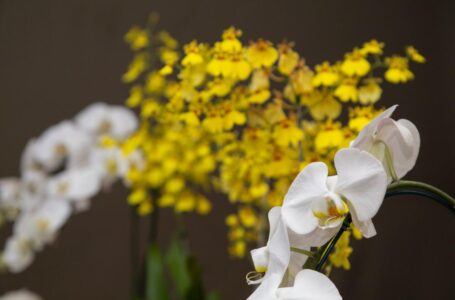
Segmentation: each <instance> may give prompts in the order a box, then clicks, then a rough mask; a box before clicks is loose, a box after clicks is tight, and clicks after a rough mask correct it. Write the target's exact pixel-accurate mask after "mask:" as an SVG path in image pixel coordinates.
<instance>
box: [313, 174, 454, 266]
mask: <svg viewBox="0 0 455 300" xmlns="http://www.w3.org/2000/svg"><path fill="white" fill-rule="evenodd" d="M399 195H416V196H422V197H425V198H428V199H431V200H434V201H436V202H437V203H439V204H441V205H443V206H444V207H446V208H447V209H449V210H450V211H452V213H453V214H455V199H454V198H453V197H451V196H450V195H449V194H447V193H445V192H444V191H442V190H440V189H438V188H436V187H434V186H432V185H429V184H426V183H423V182H418V181H409V180H402V181H397V182H394V183H392V184H390V185H389V187H388V188H387V192H386V194H385V197H384V199H387V198H391V197H394V196H399ZM351 221H352V220H351V215H350V214H348V215H347V216H346V218H345V219H344V221H343V225H342V226H341V228H340V230H339V231H338V233H337V234H336V235H335V237H334V238H333V239H332V240H330V241H329V242H328V243H327V244H326V245H324V246H322V247H320V248H319V250H318V251H317V252H316V254H315V255H314V257H315V258H316V259H317V258H320V259H319V261H318V262H317V264H316V265H315V262H314V260H313V261H311V260H310V259H308V260H309V261H310V262H309V263H308V264H305V267H312V266H314V265H315V267H314V269H315V270H316V271H321V270H322V268H323V267H324V264H325V263H326V261H327V259H328V258H329V256H330V253H331V252H332V250H333V248H334V247H335V245H336V243H337V242H338V240H339V239H340V237H341V235H342V234H343V232H345V231H346V230H347V229H348V228H349V226H350V224H351Z"/></svg>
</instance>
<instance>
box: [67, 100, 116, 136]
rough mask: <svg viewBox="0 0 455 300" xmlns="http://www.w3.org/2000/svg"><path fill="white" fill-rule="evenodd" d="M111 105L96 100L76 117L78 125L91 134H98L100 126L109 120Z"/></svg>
mask: <svg viewBox="0 0 455 300" xmlns="http://www.w3.org/2000/svg"><path fill="white" fill-rule="evenodd" d="M108 116H109V106H108V105H107V104H106V103H102V102H96V103H93V104H90V105H89V106H87V107H86V108H84V109H83V110H82V111H81V112H80V113H78V114H77V115H76V117H75V118H74V120H75V122H76V124H77V126H79V127H81V128H83V129H84V130H86V131H87V132H90V133H91V134H98V133H99V130H100V126H101V124H102V123H103V122H104V121H108Z"/></svg>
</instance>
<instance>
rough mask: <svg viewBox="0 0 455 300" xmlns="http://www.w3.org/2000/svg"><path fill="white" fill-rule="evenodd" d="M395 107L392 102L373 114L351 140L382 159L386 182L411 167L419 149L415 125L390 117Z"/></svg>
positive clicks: (403, 174) (360, 147) (356, 146)
mask: <svg viewBox="0 0 455 300" xmlns="http://www.w3.org/2000/svg"><path fill="white" fill-rule="evenodd" d="M396 108H397V105H394V106H392V107H390V108H389V109H387V110H385V111H384V112H382V113H381V114H380V115H378V116H377V117H376V118H374V119H373V120H372V121H371V122H370V123H369V124H367V125H366V126H365V127H364V128H363V130H362V131H361V132H360V133H359V136H358V137H357V138H356V139H355V140H354V141H353V142H352V144H351V147H353V148H357V149H361V150H365V151H368V152H370V153H371V154H373V155H374V156H375V157H376V158H377V159H379V160H380V161H381V162H383V165H384V167H385V169H386V171H387V173H388V176H389V182H390V181H392V180H398V179H400V178H402V177H403V176H405V175H406V173H408V172H409V171H410V170H411V169H412V168H413V167H414V165H415V162H416V160H417V156H418V155H419V149H420V135H419V131H418V130H417V128H416V126H415V125H414V124H413V123H411V122H410V121H408V120H405V119H401V120H398V121H395V120H393V119H391V118H390V116H391V115H392V113H393V112H394V111H395V109H396Z"/></svg>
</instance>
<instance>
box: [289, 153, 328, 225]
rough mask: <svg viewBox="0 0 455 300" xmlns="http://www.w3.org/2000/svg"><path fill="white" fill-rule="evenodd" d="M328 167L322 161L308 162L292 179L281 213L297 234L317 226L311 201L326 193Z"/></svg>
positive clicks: (319, 198)
mask: <svg viewBox="0 0 455 300" xmlns="http://www.w3.org/2000/svg"><path fill="white" fill-rule="evenodd" d="M327 175H328V169H327V166H326V165H325V164H324V163H321V162H316V163H311V164H309V165H308V166H307V167H306V168H304V169H303V170H302V171H301V172H300V173H299V174H298V175H297V177H296V178H295V179H294V181H293V182H292V184H291V187H290V188H289V191H288V192H287V194H286V196H285V198H284V203H283V209H282V214H283V218H284V219H285V221H286V223H287V225H288V226H289V227H290V228H291V229H292V230H293V231H294V232H296V233H298V234H306V233H309V232H311V231H313V230H314V229H315V228H316V227H317V226H318V220H317V218H316V217H315V216H314V215H313V210H312V206H313V202H314V201H319V200H321V199H323V197H324V195H325V194H326V193H327V191H328V190H327V185H326V180H327Z"/></svg>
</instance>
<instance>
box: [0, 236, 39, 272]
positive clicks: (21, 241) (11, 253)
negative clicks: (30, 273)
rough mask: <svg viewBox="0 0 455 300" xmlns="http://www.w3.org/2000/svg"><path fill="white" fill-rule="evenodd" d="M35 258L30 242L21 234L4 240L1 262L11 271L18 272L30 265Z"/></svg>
mask: <svg viewBox="0 0 455 300" xmlns="http://www.w3.org/2000/svg"><path fill="white" fill-rule="evenodd" d="M34 258H35V252H34V250H33V246H32V243H31V241H30V240H29V239H27V238H25V237H22V236H12V237H9V238H8V240H7V241H6V245H5V250H4V251H3V253H2V255H1V263H2V264H3V265H5V266H6V268H7V269H8V270H9V271H10V272H12V273H20V272H22V271H23V270H25V269H26V268H27V267H28V266H30V265H31V263H32V262H33V259H34Z"/></svg>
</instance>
